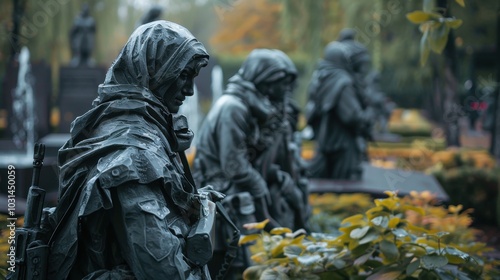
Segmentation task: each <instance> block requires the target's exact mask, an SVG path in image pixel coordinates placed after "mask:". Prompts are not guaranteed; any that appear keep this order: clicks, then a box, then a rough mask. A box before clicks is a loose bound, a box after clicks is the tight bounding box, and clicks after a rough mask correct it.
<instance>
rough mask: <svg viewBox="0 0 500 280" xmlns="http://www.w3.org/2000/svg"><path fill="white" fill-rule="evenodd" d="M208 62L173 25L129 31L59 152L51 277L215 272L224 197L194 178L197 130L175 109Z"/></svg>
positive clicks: (192, 41)
mask: <svg viewBox="0 0 500 280" xmlns="http://www.w3.org/2000/svg"><path fill="white" fill-rule="evenodd" d="M208 59H209V55H208V53H207V51H206V50H205V47H204V46H203V45H202V44H201V43H200V42H199V41H198V40H197V39H196V38H195V37H194V36H193V35H192V34H191V33H190V32H189V31H188V30H187V29H185V28H184V27H182V26H180V25H178V24H175V23H172V22H167V21H154V22H151V23H148V24H144V25H141V26H140V27H138V28H137V29H136V30H135V31H134V33H133V34H132V35H131V36H130V38H129V40H128V42H127V43H126V45H125V46H124V47H123V49H122V50H121V52H120V54H119V55H118V57H117V58H116V60H115V61H114V63H113V64H112V65H111V67H110V68H109V70H108V72H107V74H106V78H105V80H104V83H103V84H102V85H100V86H99V89H98V97H97V98H96V99H95V100H94V103H93V109H91V110H90V111H88V112H87V113H86V114H84V115H82V116H80V117H78V118H77V119H76V120H75V121H74V122H73V124H72V129H71V138H70V140H69V141H68V142H67V143H66V144H65V145H64V146H63V147H62V148H61V149H60V151H59V159H58V160H59V166H60V194H59V204H58V206H57V207H56V208H55V211H54V213H53V214H51V215H50V216H49V218H48V220H47V219H46V222H50V224H51V225H52V227H53V228H54V229H55V230H54V232H53V234H52V237H51V239H50V241H49V244H50V256H49V271H48V277H47V279H210V275H209V273H208V269H207V267H206V265H205V264H206V263H207V262H208V260H209V259H210V258H211V255H212V247H211V242H210V240H211V237H210V233H209V232H207V231H209V230H210V229H212V225H211V224H210V221H213V217H214V215H215V214H214V211H213V207H211V206H210V205H211V204H209V203H207V198H208V199H213V200H216V199H220V198H222V195H221V194H219V193H217V192H215V191H212V190H211V189H210V188H203V189H199V190H197V189H196V186H195V185H194V184H193V182H192V177H190V171H189V167H188V166H187V161H186V159H185V155H184V150H185V149H187V148H188V147H189V146H190V142H191V139H192V137H193V134H192V132H191V131H190V130H189V127H188V126H187V123H186V119H185V117H183V116H180V115H176V113H177V112H178V111H179V107H180V106H182V104H183V102H184V100H185V98H186V97H189V96H191V95H192V94H193V80H194V78H195V77H196V76H197V75H198V72H199V71H200V69H201V68H202V67H204V66H206V65H207V62H208ZM210 215H212V216H210ZM208 217H212V219H208ZM202 222H203V223H204V224H202ZM200 234H201V235H200Z"/></svg>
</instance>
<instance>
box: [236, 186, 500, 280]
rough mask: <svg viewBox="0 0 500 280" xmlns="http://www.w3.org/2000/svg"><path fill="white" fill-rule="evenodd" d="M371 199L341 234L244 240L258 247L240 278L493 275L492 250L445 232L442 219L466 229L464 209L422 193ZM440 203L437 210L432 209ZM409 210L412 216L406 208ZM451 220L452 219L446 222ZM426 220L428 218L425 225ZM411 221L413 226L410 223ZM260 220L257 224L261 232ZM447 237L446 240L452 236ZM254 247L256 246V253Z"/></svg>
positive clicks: (279, 231)
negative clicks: (488, 256)
mask: <svg viewBox="0 0 500 280" xmlns="http://www.w3.org/2000/svg"><path fill="white" fill-rule="evenodd" d="M387 194H388V198H385V199H375V200H374V203H375V204H374V206H373V207H372V208H370V209H368V210H366V211H365V212H363V213H362V214H356V215H353V216H350V217H348V218H346V219H344V220H343V221H342V226H341V227H340V228H339V231H340V232H341V234H340V235H339V236H331V235H328V234H323V233H313V234H311V235H305V234H303V233H301V232H295V233H293V232H291V230H289V229H286V228H276V229H274V230H272V231H271V232H270V233H267V232H264V231H261V233H259V234H254V235H249V236H244V237H242V239H241V241H240V243H242V244H243V243H248V242H253V241H255V240H259V241H260V242H257V244H260V246H261V248H260V250H257V252H256V253H255V254H254V255H253V256H252V260H253V261H254V265H253V266H251V267H249V268H248V269H247V270H245V272H244V275H243V277H244V279H247V280H250V279H367V280H380V279H498V278H497V277H500V274H499V272H498V265H499V263H498V262H496V261H490V260H487V259H486V258H484V257H483V254H484V253H485V252H487V251H488V250H489V249H488V248H487V247H486V246H485V244H483V243H477V242H475V241H473V240H471V239H470V238H469V236H468V235H463V233H461V232H444V231H439V230H440V229H438V228H435V227H437V226H441V225H439V224H440V223H446V224H449V225H455V230H456V231H460V230H463V229H464V228H465V229H467V230H469V229H468V220H467V219H465V220H466V222H464V221H463V219H462V218H463V217H467V216H468V212H465V213H464V212H462V213H460V210H461V209H460V207H459V206H456V207H449V208H448V209H445V208H442V209H441V210H440V211H439V213H434V211H436V209H438V208H439V207H438V206H434V205H433V204H432V203H431V200H425V196H418V195H413V196H412V197H409V198H408V197H405V198H399V197H397V195H396V194H395V193H392V192H387ZM436 207H437V208H436ZM412 212H413V213H414V215H418V216H413V217H412V216H411V215H409V213H412ZM451 217H454V218H455V219H446V218H451ZM425 218H433V219H435V220H434V222H430V221H429V222H427V221H426V219H425ZM412 222H415V223H416V224H412ZM264 225H265V223H261V224H255V225H253V226H254V228H260V229H262V228H263V227H264ZM449 236H451V238H450V237H449ZM254 252H255V250H254Z"/></svg>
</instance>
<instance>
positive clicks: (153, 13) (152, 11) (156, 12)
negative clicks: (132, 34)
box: [135, 5, 163, 28]
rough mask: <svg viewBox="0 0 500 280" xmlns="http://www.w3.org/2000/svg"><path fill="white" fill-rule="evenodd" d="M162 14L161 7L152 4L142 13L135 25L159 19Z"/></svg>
mask: <svg viewBox="0 0 500 280" xmlns="http://www.w3.org/2000/svg"><path fill="white" fill-rule="evenodd" d="M162 14H163V7H162V6H160V5H153V6H152V7H151V8H149V10H148V11H147V12H146V13H145V14H144V15H142V17H141V18H140V19H139V21H137V23H136V24H135V27H136V28H137V27H139V26H141V25H143V24H146V23H149V22H152V21H155V20H159V19H160V17H161V15H162Z"/></svg>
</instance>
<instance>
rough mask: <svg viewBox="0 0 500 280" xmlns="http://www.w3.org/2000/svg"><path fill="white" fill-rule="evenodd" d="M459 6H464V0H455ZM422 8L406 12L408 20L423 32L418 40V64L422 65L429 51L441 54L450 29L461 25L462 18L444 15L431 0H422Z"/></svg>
mask: <svg viewBox="0 0 500 280" xmlns="http://www.w3.org/2000/svg"><path fill="white" fill-rule="evenodd" d="M455 1H456V2H457V3H458V4H459V5H460V6H462V7H465V3H464V0H455ZM423 2H424V3H423V9H422V10H419V11H413V12H411V13H408V14H406V17H407V18H408V20H409V21H411V22H412V23H415V24H419V25H420V28H419V29H420V31H421V32H422V33H423V35H422V38H421V40H420V64H421V65H422V66H423V65H425V63H426V62H427V59H428V58H429V54H430V52H431V51H433V52H435V53H438V54H441V53H442V52H443V50H444V48H445V47H446V43H447V42H448V35H449V33H450V30H451V29H456V28H458V27H460V25H462V20H460V19H456V18H452V17H445V16H444V14H445V13H446V11H443V10H438V9H436V7H435V6H434V1H433V0H423Z"/></svg>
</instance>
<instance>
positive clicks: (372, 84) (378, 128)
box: [366, 71, 395, 134]
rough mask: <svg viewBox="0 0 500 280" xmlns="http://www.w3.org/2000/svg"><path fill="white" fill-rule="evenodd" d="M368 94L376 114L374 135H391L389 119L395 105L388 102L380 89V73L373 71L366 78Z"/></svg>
mask: <svg viewBox="0 0 500 280" xmlns="http://www.w3.org/2000/svg"><path fill="white" fill-rule="evenodd" d="M366 93H367V98H368V99H369V101H368V103H369V104H370V106H372V107H373V110H374V113H375V118H374V119H373V122H374V126H373V134H387V133H389V130H388V127H389V118H390V116H391V113H392V111H393V110H394V107H395V104H394V103H393V102H390V101H388V100H387V97H386V96H385V94H384V93H383V92H382V90H381V89H380V73H379V72H378V71H371V72H370V73H369V74H368V75H367V76H366Z"/></svg>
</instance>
